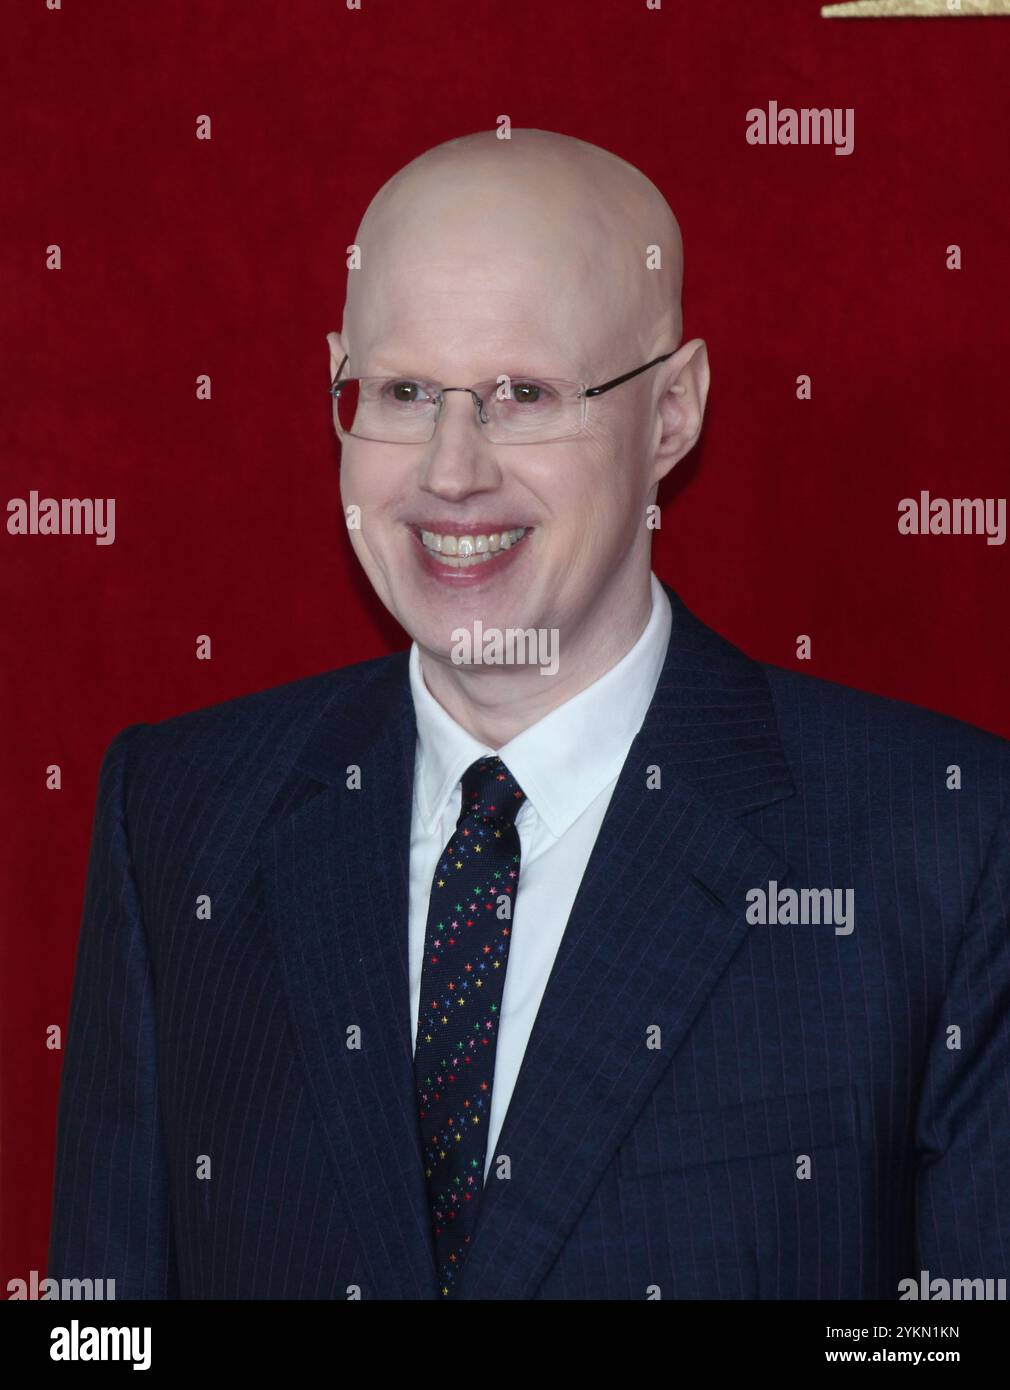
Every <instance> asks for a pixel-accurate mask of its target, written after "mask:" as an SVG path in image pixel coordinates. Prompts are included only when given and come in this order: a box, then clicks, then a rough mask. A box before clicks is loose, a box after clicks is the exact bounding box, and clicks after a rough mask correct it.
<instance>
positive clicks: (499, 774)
mask: <svg viewBox="0 0 1010 1390" xmlns="http://www.w3.org/2000/svg"><path fill="white" fill-rule="evenodd" d="M462 781H463V800H462V804H461V806H460V818H462V817H463V816H477V817H478V818H479V819H480V820H493V821H507V822H508V823H509V824H511V823H512V822H513V821H514V820H515V818H516V814H517V812H518V810H519V807H520V806H521V805H522V804H523V802H524V801H525V800H526V793H525V792H524V791H523V789H522V787H520V785H519V783H518V782H517V781H516V779H515V778H514V777H513V776H512V774H511V772H509V770H508V768H507V767H506V766H505V764H504V763H503V762H502V760H501V758H499V757H496V756H492V757H489V758H478V759H477V761H476V762H475V763H471V764H470V766H469V767H468V768H467V770H466V771H465V772H464V773H463V778H462Z"/></svg>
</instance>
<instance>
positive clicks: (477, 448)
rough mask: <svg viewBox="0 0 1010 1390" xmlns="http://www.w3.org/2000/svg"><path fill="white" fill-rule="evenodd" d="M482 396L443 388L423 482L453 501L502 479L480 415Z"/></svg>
mask: <svg viewBox="0 0 1010 1390" xmlns="http://www.w3.org/2000/svg"><path fill="white" fill-rule="evenodd" d="M479 399H480V398H479V397H478V396H476V395H475V394H474V393H473V392H472V391H468V390H466V389H464V388H457V387H449V388H447V389H446V390H445V391H443V393H442V407H441V411H440V414H439V417H438V424H437V427H436V429H435V435H434V438H433V439H432V440H431V441H430V442H429V444H428V445H427V447H426V449H425V452H424V458H423V461H422V465H421V477H420V479H419V482H420V486H421V487H422V488H423V489H425V490H426V491H428V492H431V493H434V494H435V495H436V496H438V497H444V498H446V499H447V500H449V501H454V500H458V499H459V498H461V497H466V496H469V495H470V494H471V493H473V492H482V491H485V490H488V489H492V488H495V487H497V486H499V484H500V483H501V470H500V468H499V467H498V464H497V462H496V460H495V455H494V450H493V448H492V447H491V446H489V445H488V443H487V440H486V437H485V434H484V426H483V425H482V424H481V422H480V419H479V413H480V406H479V404H478V401H479Z"/></svg>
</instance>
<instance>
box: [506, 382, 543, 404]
mask: <svg viewBox="0 0 1010 1390" xmlns="http://www.w3.org/2000/svg"><path fill="white" fill-rule="evenodd" d="M550 394H551V393H550V390H549V388H548V387H546V386H543V385H542V384H541V383H540V382H539V381H513V382H512V392H511V398H512V400H513V401H515V402H516V404H517V405H543V404H545V403H546V402H547V401H548V400H549V399H550Z"/></svg>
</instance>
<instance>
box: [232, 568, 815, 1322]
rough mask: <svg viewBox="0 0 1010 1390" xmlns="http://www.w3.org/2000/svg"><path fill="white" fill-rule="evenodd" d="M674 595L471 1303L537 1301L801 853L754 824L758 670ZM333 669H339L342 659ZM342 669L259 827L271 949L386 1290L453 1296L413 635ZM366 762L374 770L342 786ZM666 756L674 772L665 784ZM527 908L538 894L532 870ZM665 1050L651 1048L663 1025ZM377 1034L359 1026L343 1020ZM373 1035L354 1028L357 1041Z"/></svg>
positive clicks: (538, 1040)
mask: <svg viewBox="0 0 1010 1390" xmlns="http://www.w3.org/2000/svg"><path fill="white" fill-rule="evenodd" d="M664 587H665V588H666V592H667V595H668V597H669V599H670V602H671V604H672V606H673V610H674V622H673V630H672V633H671V638H670V645H669V647H668V650H667V654H666V660H665V663H664V668H663V672H662V675H661V677H660V681H659V685H658V687H657V690H656V694H655V696H654V698H653V701H652V704H651V706H650V708H649V711H648V714H647V716H646V719H645V722H644V724H643V726H642V729H641V730H640V732H639V734H638V736H637V737H636V739H635V740H634V743H633V744H632V747H631V750H630V752H629V755H628V758H627V761H626V763H625V766H624V768H623V770H622V773H621V776H620V778H619V780H618V784H617V787H616V788H615V791H614V795H613V797H612V798H611V802H610V806H609V808H608V811H607V815H606V818H605V820H604V823H603V826H602V828H601V831H600V834H599V836H598V838H597V842H596V845H595V847H594V850H593V853H592V855H591V857H590V860H589V864H588V866H587V869H586V873H585V875H584V876H583V881H582V884H581V887H580V889H579V892H578V895H577V897H576V900H575V903H574V906H573V908H572V912H571V916H570V918H569V921H568V924H567V927H566V930H565V933H564V936H563V938H562V943H561V946H560V948H559V951H558V955H557V959H556V961H555V964H554V968H553V970H552V972H551V976H550V980H549V982H548V986H547V990H546V992H545V995H544V999H543V1002H542V1005H541V1008H540V1011H539V1014H538V1016H537V1019H536V1023H535V1025H534V1028H533V1033H532V1035H531V1038H530V1042H529V1045H528V1047H527V1050H526V1053H525V1056H524V1060H523V1065H522V1068H521V1070H520V1073H519V1077H518V1081H517V1083H516V1088H515V1091H514V1093H513V1096H512V1099H511V1102H510V1105H509V1110H508V1113H507V1115H506V1119H505V1124H504V1127H503V1129H502V1133H501V1136H500V1139H499V1142H498V1145H497V1153H498V1154H499V1155H502V1154H504V1155H507V1156H508V1157H509V1159H510V1161H511V1177H510V1178H509V1179H508V1180H507V1181H504V1180H499V1179H497V1178H496V1170H495V1167H494V1166H492V1169H491V1174H490V1177H489V1178H488V1182H487V1185H486V1187H485V1191H484V1195H483V1198H482V1201H481V1206H480V1211H479V1214H478V1224H477V1229H476V1232H475V1237H474V1247H473V1250H472V1252H471V1254H470V1255H469V1257H468V1259H467V1262H466V1264H465V1265H464V1268H463V1274H462V1277H461V1284H460V1289H459V1293H458V1296H459V1297H462V1298H529V1297H532V1296H533V1295H534V1294H535V1292H536V1290H537V1288H538V1287H539V1285H540V1283H541V1282H542V1281H543V1279H544V1277H545V1275H546V1274H547V1272H548V1271H549V1269H550V1266H551V1265H552V1263H553V1262H554V1260H555V1259H556V1258H557V1255H558V1253H559V1251H560V1250H561V1247H562V1245H563V1244H564V1241H565V1240H566V1238H567V1237H568V1235H569V1234H570V1233H571V1230H572V1229H573V1227H574V1225H575V1222H576V1221H577V1219H578V1216H579V1213H580V1211H581V1210H582V1208H583V1207H584V1206H585V1203H586V1202H587V1201H588V1200H589V1198H590V1196H591V1194H592V1191H593V1189H594V1187H595V1186H596V1184H597V1183H598V1182H599V1180H600V1178H601V1176H602V1174H603V1172H604V1170H605V1169H606V1167H607V1165H608V1164H610V1163H611V1162H612V1161H613V1159H614V1155H615V1152H616V1150H617V1148H618V1146H619V1145H620V1143H621V1141H622V1139H623V1138H624V1136H625V1135H626V1134H627V1132H628V1130H629V1129H630V1127H631V1125H632V1124H633V1122H634V1119H635V1116H636V1114H637V1113H638V1111H639V1110H640V1109H641V1107H642V1105H643V1104H644V1103H645V1101H646V1099H647V1098H648V1095H649V1093H650V1091H651V1090H652V1089H653V1087H654V1086H655V1084H656V1083H657V1081H658V1080H659V1077H660V1075H661V1073H662V1072H663V1071H664V1069H665V1068H666V1067H667V1066H668V1065H669V1064H670V1061H671V1059H672V1057H673V1054H674V1053H675V1051H676V1050H677V1048H678V1047H679V1046H680V1044H681V1043H682V1042H683V1040H684V1038H685V1036H686V1034H687V1032H688V1030H689V1028H690V1027H691V1024H692V1022H693V1020H694V1019H695V1018H696V1017H697V1015H698V1013H699V1011H700V1010H701V1008H702V1007H703V1005H704V1003H705V1000H706V998H707V997H708V995H709V993H710V992H711V990H712V988H713V986H714V984H715V982H716V981H717V979H718V978H719V976H720V974H721V973H722V971H723V970H724V969H725V967H726V966H727V964H728V963H729V961H730V959H731V958H732V956H733V955H734V953H735V952H736V951H737V949H738V948H739V946H740V945H741V943H742V941H743V939H744V937H745V934H746V931H747V927H746V925H745V923H744V917H743V911H742V906H743V896H742V895H743V893H744V891H745V890H746V888H748V887H752V886H755V885H759V884H761V883H763V882H767V880H768V879H770V878H775V879H777V880H778V881H779V882H784V881H785V880H786V878H787V874H788V866H787V865H786V864H785V863H784V862H783V861H782V860H781V859H780V858H779V857H778V856H777V855H776V854H775V853H774V852H773V851H772V850H770V849H769V848H768V847H767V846H766V845H764V844H763V843H762V842H761V841H760V840H759V839H757V838H756V837H755V836H754V835H753V834H752V833H751V832H750V831H749V830H748V829H747V828H746V826H745V825H743V824H742V823H741V821H740V820H739V819H738V817H739V816H741V815H743V814H744V813H745V812H747V811H750V810H755V809H757V808H758V807H761V806H764V805H767V804H769V803H770V802H774V801H776V800H779V799H780V798H782V797H785V796H789V795H792V794H793V791H794V787H793V784H792V780H791V778H790V775H789V771H788V768H787V766H786V763H785V759H784V756H783V752H782V748H781V744H780V742H779V738H778V733H777V730H776V726H775V718H774V710H773V706H772V700H771V694H770V691H769V688H768V683H767V680H766V679H765V676H764V674H763V672H762V671H761V668H760V667H759V666H758V665H757V664H756V663H754V662H752V661H750V660H749V659H748V658H747V657H746V656H745V655H744V654H743V653H742V652H740V651H738V650H737V649H736V648H735V647H733V646H731V645H730V644H729V643H728V642H725V641H724V640H723V639H722V638H720V637H719V636H718V635H717V634H716V633H714V632H713V631H711V629H709V628H707V627H705V626H704V624H702V623H700V622H699V621H698V620H697V619H696V618H694V617H693V615H692V614H691V613H690V612H689V611H688V609H687V608H686V607H685V606H684V605H683V603H682V602H681V601H680V600H679V598H678V597H677V595H676V594H675V593H674V592H673V590H672V589H669V588H668V587H666V586H664ZM338 679H339V673H338ZM359 682H360V683H357V684H353V683H351V682H350V681H349V682H348V683H347V685H346V687H345V686H344V684H343V683H342V682H341V683H340V684H338V687H337V690H336V691H335V692H334V694H333V696H332V697H331V699H330V702H329V706H328V707H327V708H326V709H325V710H324V711H322V713H321V714H320V716H319V718H318V720H317V723H316V727H315V729H314V731H313V733H312V735H311V736H310V737H309V739H308V742H307V744H306V746H305V748H304V750H303V752H302V754H301V756H300V757H299V759H298V763H297V766H296V767H295V768H294V770H293V771H292V773H291V775H290V777H289V778H288V779H287V780H286V782H284V784H283V785H282V787H281V791H280V793H279V794H278V796H277V798H276V800H275V802H274V806H273V811H272V814H271V815H270V816H268V817H267V824H266V826H265V828H264V830H263V831H262V832H261V834H260V839H259V853H260V867H261V872H262V878H263V882H264V887H265V894H266V907H267V914H268V918H269V921H270V929H271V935H272V939H273V943H274V949H275V951H276V955H277V958H278V961H279V964H280V969H281V975H282V979H283V984H284V989H285V993H286V996H287V1001H288V1008H289V1015H290V1019H291V1026H292V1030H293V1034H294V1036H295V1039H296V1043H297V1048H298V1053H299V1057H300V1060H301V1064H302V1068H303V1073H304V1075H305V1078H306V1082H307V1085H308V1089H309V1094H310V1096H311V1100H312V1104H313V1111H314V1115H315V1118H316V1120H317V1122H318V1125H319V1128H320V1132H321V1134H322V1136H323V1139H324V1143H325V1145H326V1149H327V1152H328V1154H329V1157H330V1160H331V1164H332V1167H333V1172H334V1179H335V1182H336V1184H337V1186H338V1189H339V1191H340V1192H341V1195H342V1198H343V1202H344V1207H345V1211H346V1215H347V1218H348V1220H349V1221H350V1222H351V1223H352V1225H353V1228H354V1230H355V1233H356V1236H357V1240H358V1244H359V1247H360V1252H361V1257H362V1260H363V1263H364V1268H365V1270H366V1273H367V1277H368V1280H369V1289H368V1290H367V1291H366V1293H367V1294H368V1295H369V1296H375V1297H379V1298H391V1299H402V1298H410V1299H418V1298H421V1299H433V1298H436V1297H437V1285H436V1276H435V1266H434V1261H433V1257H432V1247H431V1237H430V1233H429V1227H428V1212H427V1194H426V1191H425V1183H424V1175H423V1166H422V1157H421V1148H420V1141H419V1134H418V1122H417V1116H416V1111H415V1108H414V1091H415V1087H414V1074H413V1057H412V1053H411V1045H410V1044H411V1020H410V1003H409V971H408V915H409V847H410V828H411V824H410V823H411V804H412V788H413V772H414V749H415V740H416V730H415V725H414V716H413V705H412V702H411V698H410V688H409V682H408V677H407V653H406V652H403V653H399V654H397V656H395V657H392V658H388V659H387V660H384V661H380V662H376V663H374V667H373V670H372V672H371V673H369V674H367V675H366V676H365V677H364V678H363V679H362V678H360V677H359ZM354 765H357V766H359V767H360V769H361V777H362V788H361V790H360V791H352V790H349V789H348V788H347V787H346V777H347V772H346V769H347V768H348V767H351V766H354ZM657 768H658V770H659V774H660V779H661V780H660V785H659V786H658V787H652V788H650V785H649V780H648V779H649V778H650V776H651V779H652V781H653V782H654V781H655V769H657ZM518 902H519V905H520V907H521V902H522V887H521V879H520V896H519V900H518ZM652 1027H658V1028H659V1029H660V1030H661V1038H662V1046H661V1047H660V1048H658V1049H651V1048H649V1047H647V1046H646V1038H647V1034H646V1030H647V1029H648V1028H652ZM355 1029H357V1030H360V1034H358V1033H355V1032H353V1031H349V1030H355ZM358 1036H360V1046H351V1047H349V1046H348V1040H349V1039H350V1040H351V1041H352V1043H353V1042H355V1041H356V1039H357V1037H358Z"/></svg>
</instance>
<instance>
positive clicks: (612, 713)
mask: <svg viewBox="0 0 1010 1390" xmlns="http://www.w3.org/2000/svg"><path fill="white" fill-rule="evenodd" d="M650 585H651V593H652V611H651V613H650V615H649V621H648V622H647V623H646V625H645V630H644V631H643V633H642V635H641V637H639V639H638V641H637V642H636V643H635V645H634V646H633V647H632V648H631V650H630V651H629V652H627V653H626V654H625V655H624V656H623V657H622V658H621V660H620V661H619V662H617V664H616V665H615V666H612V667H611V668H610V670H609V671H606V672H605V673H604V674H603V675H602V676H600V678H599V679H598V680H596V681H594V682H593V684H592V685H589V686H587V687H586V688H585V690H581V691H579V693H578V694H577V695H573V696H572V698H571V699H570V700H566V701H565V703H564V704H563V705H559V706H558V707H557V709H554V710H551V712H550V713H549V714H546V715H544V717H543V719H539V720H537V722H536V723H535V724H531V725H530V727H529V728H528V729H523V731H522V733H519V734H517V735H516V736H515V738H513V739H510V740H509V742H508V743H506V744H504V745H503V746H502V747H501V748H498V749H492V748H489V747H487V745H486V744H483V743H481V742H480V741H479V740H478V739H476V738H474V736H473V735H472V734H470V733H468V732H467V730H466V729H464V728H463V727H462V726H461V725H460V724H457V722H456V720H455V719H453V718H452V716H451V715H450V714H448V713H447V712H446V711H445V710H444V709H443V708H442V706H441V705H440V704H439V703H438V701H437V700H436V699H435V697H434V696H433V695H432V694H431V692H430V691H429V690H428V687H427V686H426V685H425V683H424V676H423V675H422V672H421V658H420V652H419V650H418V646H417V643H416V642H414V643H412V644H411V648H410V660H409V665H408V669H409V675H410V692H411V696H412V698H413V702H414V716H415V719H416V721H417V750H418V759H417V769H418V776H417V780H416V796H417V806H418V811H419V812H420V815H421V819H422V821H423V823H424V825H425V827H426V828H427V829H428V830H432V829H434V827H435V825H436V824H437V822H438V820H439V818H440V817H441V814H442V812H443V810H444V809H445V806H446V803H447V802H448V800H449V797H450V796H451V795H452V794H453V792H454V791H455V789H456V786H457V785H458V783H459V780H460V778H461V777H462V775H463V773H464V772H465V771H466V769H467V768H468V767H469V766H470V764H471V763H472V762H474V761H475V760H476V759H477V758H480V757H486V756H487V755H488V754H489V753H495V752H497V754H498V756H499V757H500V758H501V759H502V761H503V762H504V763H505V765H506V767H507V768H508V770H509V771H510V772H511V773H512V775H513V777H514V778H515V779H516V781H517V782H518V783H519V785H520V786H521V787H522V789H523V791H524V792H525V793H526V797H527V799H528V800H529V801H530V803H531V804H532V806H533V808H534V810H535V811H536V813H537V815H538V816H540V818H541V819H542V820H543V822H544V823H545V825H546V826H547V829H548V830H549V831H550V833H551V834H552V835H553V836H554V837H555V838H557V837H559V836H561V835H563V834H564V833H565V831H566V830H567V829H568V828H569V826H571V825H572V824H574V822H575V821H576V820H577V819H578V818H579V816H581V815H582V813H583V812H584V811H585V810H586V808H587V807H588V806H589V805H590V804H591V803H592V802H593V801H594V800H595V799H596V797H597V796H599V794H600V792H602V791H603V789H604V788H605V787H606V786H607V785H608V784H609V783H610V782H612V781H613V780H614V778H615V777H617V776H618V774H619V773H620V771H621V768H622V767H623V765H624V760H625V758H626V757H627V756H628V749H629V748H630V747H631V743H632V740H633V739H634V737H635V735H636V734H637V733H638V731H639V729H640V728H641V727H642V721H643V720H644V719H645V715H646V712H647V711H648V708H649V705H650V704H651V702H652V697H653V695H654V694H655V690H656V686H657V684H658V683H659V677H660V673H661V671H662V669H663V662H664V659H665V657H666V649H667V645H668V643H669V640H670V629H671V626H672V621H673V614H672V610H671V608H670V600H669V599H668V598H667V596H666V593H665V591H664V589H663V586H662V584H661V583H660V582H659V580H658V579H657V578H656V576H655V574H653V575H651V576H650Z"/></svg>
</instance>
